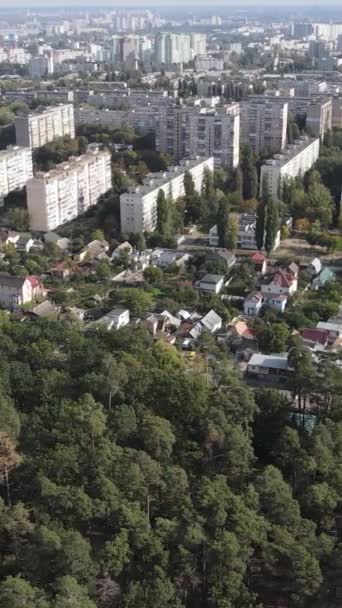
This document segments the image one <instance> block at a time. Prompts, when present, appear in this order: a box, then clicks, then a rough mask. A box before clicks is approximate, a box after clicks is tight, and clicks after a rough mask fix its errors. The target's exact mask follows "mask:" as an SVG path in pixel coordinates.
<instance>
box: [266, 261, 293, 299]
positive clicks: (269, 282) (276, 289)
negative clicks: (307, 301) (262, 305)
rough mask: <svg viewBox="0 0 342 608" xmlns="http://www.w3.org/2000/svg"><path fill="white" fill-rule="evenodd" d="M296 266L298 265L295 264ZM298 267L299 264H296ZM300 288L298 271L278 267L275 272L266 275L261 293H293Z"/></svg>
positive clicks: (277, 294) (288, 294)
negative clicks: (295, 272)
mask: <svg viewBox="0 0 342 608" xmlns="http://www.w3.org/2000/svg"><path fill="white" fill-rule="evenodd" d="M295 266H296V265H295ZM296 267H297V268H298V266H296ZM297 289H298V272H297V275H296V274H294V273H293V272H292V271H291V270H290V269H289V268H288V269H286V270H284V269H282V268H278V269H277V270H276V271H275V272H274V273H272V274H270V275H268V276H266V277H265V278H264V281H263V283H262V285H261V293H262V294H263V296H265V295H268V294H272V295H275V296H279V295H287V296H291V295H293V294H294V293H295V292H296V291H297Z"/></svg>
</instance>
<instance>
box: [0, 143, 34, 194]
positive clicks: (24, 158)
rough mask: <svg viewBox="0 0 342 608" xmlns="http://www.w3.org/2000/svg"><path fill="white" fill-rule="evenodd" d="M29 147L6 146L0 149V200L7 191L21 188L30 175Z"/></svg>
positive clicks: (30, 154)
mask: <svg viewBox="0 0 342 608" xmlns="http://www.w3.org/2000/svg"><path fill="white" fill-rule="evenodd" d="M32 175H33V173H32V151H31V148H19V146H8V148H7V149H6V150H1V151H0V200H1V199H3V198H4V197H5V196H6V195H7V194H8V193H9V192H11V191H12V190H16V189H17V188H23V187H24V186H25V184H26V182H27V180H29V179H30V178H31V177H32Z"/></svg>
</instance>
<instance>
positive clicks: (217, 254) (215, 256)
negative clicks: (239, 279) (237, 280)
mask: <svg viewBox="0 0 342 608" xmlns="http://www.w3.org/2000/svg"><path fill="white" fill-rule="evenodd" d="M222 261H223V262H224V263H225V265H226V270H229V269H230V268H232V267H233V266H234V265H235V264H236V261H237V260H236V257H235V255H234V253H232V252H231V251H228V249H217V250H216V251H209V252H208V253H206V256H205V263H206V264H208V263H210V262H222Z"/></svg>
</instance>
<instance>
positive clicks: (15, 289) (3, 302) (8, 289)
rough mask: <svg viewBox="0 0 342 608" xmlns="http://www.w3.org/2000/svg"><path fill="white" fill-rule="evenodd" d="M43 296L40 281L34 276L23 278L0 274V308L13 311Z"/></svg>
mask: <svg viewBox="0 0 342 608" xmlns="http://www.w3.org/2000/svg"><path fill="white" fill-rule="evenodd" d="M43 294H44V289H43V286H42V284H41V282H40V280H39V279H38V278H37V277H34V276H27V277H24V278H20V277H13V276H10V275H6V274H0V306H2V307H3V308H9V309H13V308H15V307H16V306H22V304H27V302H32V301H33V300H35V299H36V298H39V297H41V296H42V295H43Z"/></svg>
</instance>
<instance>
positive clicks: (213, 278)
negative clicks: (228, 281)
mask: <svg viewBox="0 0 342 608" xmlns="http://www.w3.org/2000/svg"><path fill="white" fill-rule="evenodd" d="M223 285H224V276H223V275H221V274H206V275H205V276H204V277H203V278H202V279H201V280H200V281H198V283H197V284H196V287H198V288H199V289H200V290H201V291H205V292H207V293H216V294H217V293H220V291H222V289H223Z"/></svg>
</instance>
